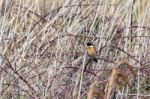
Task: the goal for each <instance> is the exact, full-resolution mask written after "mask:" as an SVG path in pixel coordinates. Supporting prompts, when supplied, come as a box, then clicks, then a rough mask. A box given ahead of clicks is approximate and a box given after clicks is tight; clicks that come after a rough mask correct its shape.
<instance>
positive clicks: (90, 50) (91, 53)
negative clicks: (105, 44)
mask: <svg viewBox="0 0 150 99" xmlns="http://www.w3.org/2000/svg"><path fill="white" fill-rule="evenodd" d="M86 44H87V48H86V50H87V53H88V55H89V57H90V59H92V60H93V61H94V62H97V58H96V49H95V47H94V45H93V44H92V43H90V42H88V43H86Z"/></svg>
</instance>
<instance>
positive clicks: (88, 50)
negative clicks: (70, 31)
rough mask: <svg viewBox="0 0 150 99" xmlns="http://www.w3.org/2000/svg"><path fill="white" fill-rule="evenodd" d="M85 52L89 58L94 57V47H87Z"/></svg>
mask: <svg viewBox="0 0 150 99" xmlns="http://www.w3.org/2000/svg"><path fill="white" fill-rule="evenodd" d="M87 52H88V54H89V55H90V56H92V57H95V56H96V50H95V48H94V47H87Z"/></svg>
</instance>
